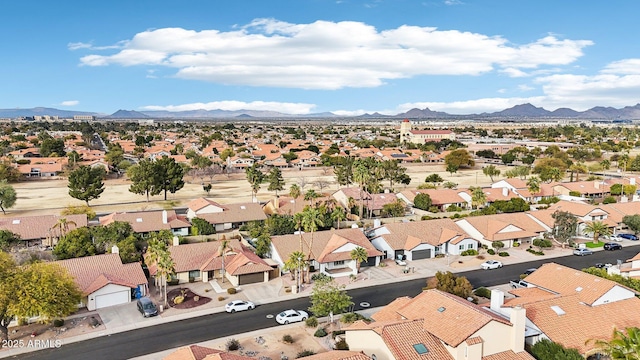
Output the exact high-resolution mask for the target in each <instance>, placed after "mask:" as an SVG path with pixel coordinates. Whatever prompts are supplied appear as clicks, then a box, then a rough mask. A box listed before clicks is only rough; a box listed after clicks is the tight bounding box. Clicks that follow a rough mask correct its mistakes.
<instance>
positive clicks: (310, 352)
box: [296, 350, 316, 359]
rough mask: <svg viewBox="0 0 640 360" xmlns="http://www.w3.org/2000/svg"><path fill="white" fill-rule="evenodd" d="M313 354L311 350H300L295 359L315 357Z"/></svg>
mask: <svg viewBox="0 0 640 360" xmlns="http://www.w3.org/2000/svg"><path fill="white" fill-rule="evenodd" d="M315 354H316V353H315V352H313V351H312V350H302V351H300V352H299V353H298V354H297V355H296V359H299V358H301V357H305V356H311V355H315Z"/></svg>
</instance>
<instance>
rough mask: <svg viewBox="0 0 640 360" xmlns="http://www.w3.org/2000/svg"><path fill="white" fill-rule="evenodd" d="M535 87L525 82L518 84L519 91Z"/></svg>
mask: <svg viewBox="0 0 640 360" xmlns="http://www.w3.org/2000/svg"><path fill="white" fill-rule="evenodd" d="M533 89H535V88H534V87H533V86H530V85H527V84H520V85H518V90H520V91H531V90H533Z"/></svg>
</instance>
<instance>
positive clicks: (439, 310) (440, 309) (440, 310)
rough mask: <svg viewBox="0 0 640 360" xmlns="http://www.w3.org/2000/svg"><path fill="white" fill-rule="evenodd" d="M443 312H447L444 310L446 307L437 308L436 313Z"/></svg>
mask: <svg viewBox="0 0 640 360" xmlns="http://www.w3.org/2000/svg"><path fill="white" fill-rule="evenodd" d="M445 310H447V308H446V307H444V306H440V307H439V308H438V312H444V311H445Z"/></svg>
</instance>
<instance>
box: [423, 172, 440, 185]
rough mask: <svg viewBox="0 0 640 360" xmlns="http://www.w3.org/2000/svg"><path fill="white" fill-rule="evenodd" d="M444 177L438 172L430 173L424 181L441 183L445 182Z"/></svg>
mask: <svg viewBox="0 0 640 360" xmlns="http://www.w3.org/2000/svg"><path fill="white" fill-rule="evenodd" d="M443 181H444V179H443V178H442V177H441V176H440V175H438V174H431V175H428V176H427V177H426V178H425V179H424V182H428V183H441V182H443Z"/></svg>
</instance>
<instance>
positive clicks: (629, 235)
mask: <svg viewBox="0 0 640 360" xmlns="http://www.w3.org/2000/svg"><path fill="white" fill-rule="evenodd" d="M617 236H618V237H620V238H623V239H625V240H632V241H636V240H638V237H637V236H635V235H633V234H617Z"/></svg>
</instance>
